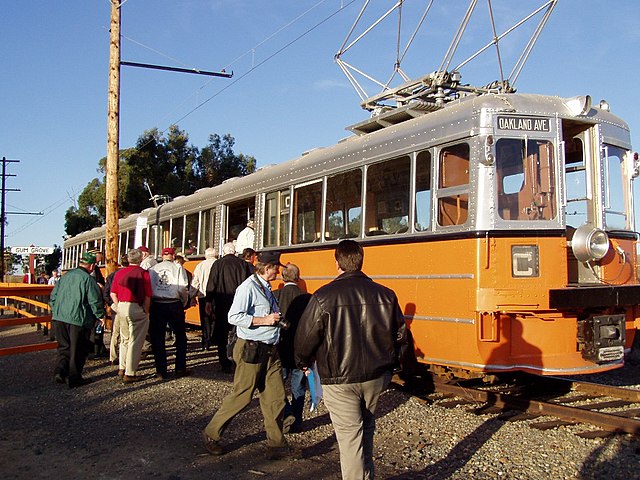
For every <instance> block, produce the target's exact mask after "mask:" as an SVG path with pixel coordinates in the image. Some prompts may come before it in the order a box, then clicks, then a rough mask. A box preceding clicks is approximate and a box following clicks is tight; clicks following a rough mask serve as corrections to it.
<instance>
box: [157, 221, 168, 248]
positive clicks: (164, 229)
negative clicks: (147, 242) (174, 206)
mask: <svg viewBox="0 0 640 480" xmlns="http://www.w3.org/2000/svg"><path fill="white" fill-rule="evenodd" d="M159 238H160V241H159V242H158V251H162V249H163V248H167V247H170V246H171V222H170V221H169V220H166V221H164V222H162V223H161V224H160V237H159Z"/></svg>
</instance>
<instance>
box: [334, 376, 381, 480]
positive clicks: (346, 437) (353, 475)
mask: <svg viewBox="0 0 640 480" xmlns="http://www.w3.org/2000/svg"><path fill="white" fill-rule="evenodd" d="M390 380H391V374H385V375H383V376H381V377H379V378H376V379H375V380H369V381H368V382H362V383H346V384H337V385H322V397H323V401H324V404H325V406H326V407H327V410H329V416H330V417H331V423H333V428H334V430H335V432H336V439H337V440H338V448H339V449H340V468H341V470H342V478H343V480H356V479H357V480H362V479H366V480H373V478H374V468H373V433H374V431H375V427H376V421H375V417H374V413H375V411H376V407H377V405H378V398H380V394H381V393H382V392H383V391H384V390H385V389H386V388H387V386H388V385H389V381H390Z"/></svg>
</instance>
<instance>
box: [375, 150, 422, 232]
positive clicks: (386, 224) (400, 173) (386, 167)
mask: <svg viewBox="0 0 640 480" xmlns="http://www.w3.org/2000/svg"><path fill="white" fill-rule="evenodd" d="M410 178H411V160H410V159H409V157H408V156H405V157H400V158H396V159H393V160H389V161H387V162H382V163H376V164H373V165H370V166H369V167H368V168H367V188H366V189H365V191H366V203H365V205H366V208H365V216H366V218H365V235H367V236H373V235H385V234H389V233H404V232H406V231H407V230H408V228H409V191H410V189H409V183H410Z"/></svg>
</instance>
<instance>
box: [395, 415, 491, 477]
mask: <svg viewBox="0 0 640 480" xmlns="http://www.w3.org/2000/svg"><path fill="white" fill-rule="evenodd" d="M502 425H504V420H502V419H501V418H499V417H497V418H491V419H489V420H487V421H486V422H484V423H482V424H481V425H479V426H478V428H476V429H475V430H474V431H473V432H472V433H470V434H469V435H467V437H465V438H464V439H463V440H462V441H460V442H458V444H457V445H456V446H455V447H453V448H452V449H451V451H450V452H449V453H448V454H447V456H446V457H444V458H442V459H440V460H438V461H437V462H436V463H434V464H432V465H429V466H428V467H427V468H425V469H423V470H420V471H416V472H409V473H403V474H400V475H398V476H394V477H389V478H388V479H387V480H409V479H412V480H414V479H419V478H424V479H426V478H428V479H431V480H440V479H446V478H450V477H451V476H452V475H454V474H455V473H456V472H457V471H458V470H460V469H461V468H463V467H464V466H465V465H466V464H467V462H468V461H469V460H471V458H472V457H473V455H474V454H475V453H476V452H477V451H478V450H479V449H480V448H482V446H483V445H484V444H485V443H486V442H487V441H488V440H489V439H490V438H491V437H492V436H493V434H494V433H496V432H497V431H498V430H500V428H501V427H502Z"/></svg>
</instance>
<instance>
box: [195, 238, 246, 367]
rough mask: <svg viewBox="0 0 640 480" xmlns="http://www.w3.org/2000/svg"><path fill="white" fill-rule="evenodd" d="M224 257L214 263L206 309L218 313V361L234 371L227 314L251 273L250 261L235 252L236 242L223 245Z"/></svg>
mask: <svg viewBox="0 0 640 480" xmlns="http://www.w3.org/2000/svg"><path fill="white" fill-rule="evenodd" d="M222 253H223V257H222V258H219V259H218V260H217V261H216V262H215V263H214V264H213V266H212V267H211V272H210V273H209V281H208V282H207V295H206V301H207V303H206V306H205V311H206V313H207V315H211V314H212V312H213V313H215V315H214V317H215V324H214V326H213V338H214V341H215V343H216V346H217V348H218V362H220V367H221V368H222V371H223V372H224V373H231V366H232V363H231V360H229V358H227V341H228V337H229V329H230V327H229V321H228V318H227V317H228V314H229V309H230V308H231V304H232V303H233V295H234V294H235V293H236V288H238V285H240V284H241V283H242V282H244V281H245V280H246V279H247V278H248V277H249V276H251V271H250V270H249V264H248V263H247V262H245V261H244V260H243V259H242V258H240V257H237V256H236V249H235V246H234V245H233V243H231V242H229V243H225V244H224V245H223V246H222Z"/></svg>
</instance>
